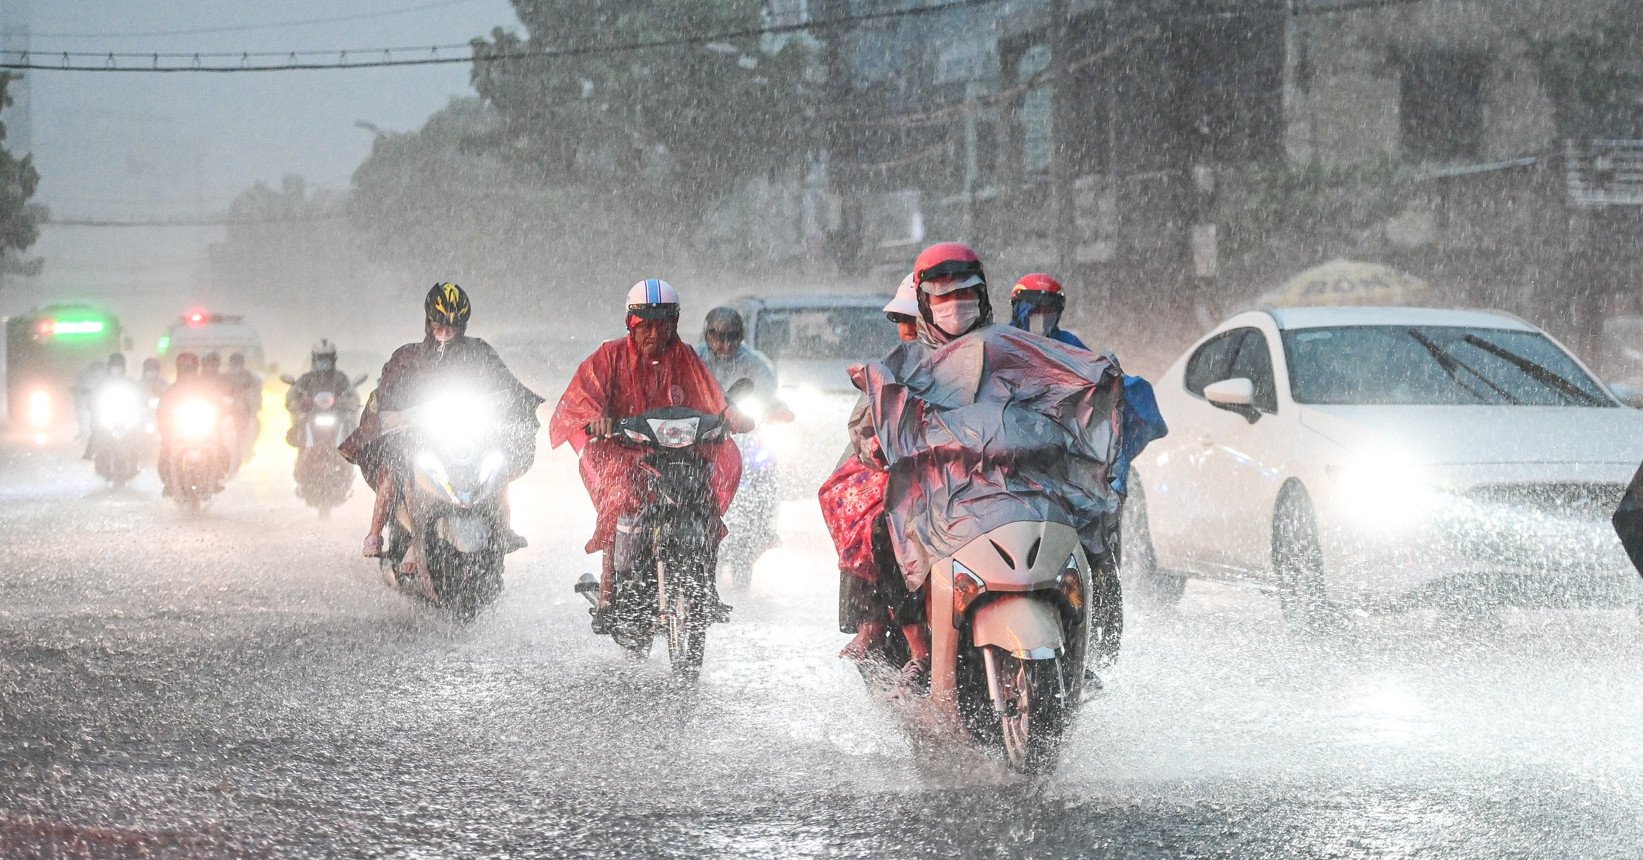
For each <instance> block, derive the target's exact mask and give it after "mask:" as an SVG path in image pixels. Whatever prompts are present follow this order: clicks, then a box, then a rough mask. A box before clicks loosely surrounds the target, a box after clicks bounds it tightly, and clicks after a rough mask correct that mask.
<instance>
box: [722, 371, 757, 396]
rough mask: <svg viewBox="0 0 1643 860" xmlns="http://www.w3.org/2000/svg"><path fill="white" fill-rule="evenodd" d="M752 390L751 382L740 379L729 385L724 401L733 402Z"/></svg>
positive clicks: (744, 378) (746, 379)
mask: <svg viewBox="0 0 1643 860" xmlns="http://www.w3.org/2000/svg"><path fill="white" fill-rule="evenodd" d="M752 390H753V380H751V379H748V378H747V377H745V376H744V377H742V378H741V379H738V380H736V381H735V382H734V383H732V384H731V386H730V390H729V391H726V392H725V399H727V400H735V399H737V398H738V397H741V396H742V395H744V394H746V393H748V392H749V391H752Z"/></svg>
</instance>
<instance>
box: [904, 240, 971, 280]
mask: <svg viewBox="0 0 1643 860" xmlns="http://www.w3.org/2000/svg"><path fill="white" fill-rule="evenodd" d="M942 275H975V276H977V277H978V278H980V279H982V280H983V281H985V280H986V278H987V276H986V274H984V273H983V272H982V271H981V258H980V257H978V256H976V252H975V250H974V249H972V248H971V247H970V246H969V245H966V244H964V243H963V242H937V243H936V244H934V245H931V246H930V247H928V248H925V249H924V250H923V251H920V252H919V255H918V259H917V260H915V261H914V262H913V280H915V281H917V282H918V284H919V286H921V287H922V286H923V285H924V281H925V280H926V279H928V278H939V277H941V276H942Z"/></svg>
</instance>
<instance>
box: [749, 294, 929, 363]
mask: <svg viewBox="0 0 1643 860" xmlns="http://www.w3.org/2000/svg"><path fill="white" fill-rule="evenodd" d="M758 319H759V323H758V330H757V331H755V332H754V340H753V347H754V348H755V349H758V350H759V351H760V352H763V353H764V354H765V355H767V356H769V357H770V360H771V361H774V362H776V363H778V364H779V363H781V362H782V361H783V360H784V359H786V360H797V361H868V360H875V359H879V358H882V357H883V356H884V354H885V353H887V352H889V351H890V350H891V348H892V347H894V346H895V345H896V327H895V325H893V324H892V323H890V321H889V320H886V319H885V318H884V311H883V310H881V309H879V308H877V307H825V308H767V309H765V310H763V311H760V312H759V318H758Z"/></svg>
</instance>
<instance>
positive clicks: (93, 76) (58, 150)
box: [0, 0, 517, 322]
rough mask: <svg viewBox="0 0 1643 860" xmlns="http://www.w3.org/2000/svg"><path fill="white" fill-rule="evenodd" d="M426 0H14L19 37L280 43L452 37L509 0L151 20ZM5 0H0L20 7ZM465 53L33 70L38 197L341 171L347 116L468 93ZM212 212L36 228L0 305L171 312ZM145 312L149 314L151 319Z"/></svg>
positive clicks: (349, 147)
mask: <svg viewBox="0 0 1643 860" xmlns="http://www.w3.org/2000/svg"><path fill="white" fill-rule="evenodd" d="M435 1H436V0H341V2H338V0H281V2H278V3H244V2H230V0H24V2H27V3H29V4H30V5H31V6H32V9H31V11H32V16H31V17H32V20H31V22H30V23H31V31H32V33H33V36H32V44H31V48H32V50H34V51H36V52H40V53H46V52H49V51H51V50H59V51H61V50H90V51H160V52H166V51H202V52H203V51H289V50H301V49H332V48H352V49H360V48H372V47H389V46H402V45H434V44H441V45H443V44H456V43H462V42H466V41H467V40H468V39H470V38H472V37H474V36H478V35H484V34H487V33H489V32H490V30H491V28H493V27H496V26H514V27H517V19H516V18H515V17H514V15H513V10H512V7H511V5H510V4H509V3H508V0H446V2H445V3H444V4H443V5H440V6H438V7H436V8H429V9H424V10H420V11H413V12H407V13H405V14H394V15H385V16H382V17H377V18H372V19H367V20H359V21H347V22H330V23H322V24H307V25H303V26H283V27H279V28H274V29H257V30H247V31H242V32H227V33H212V34H201V35H187V36H180V35H179V36H132V37H129V38H113V37H103V36H99V37H89V36H80V37H74V38H69V37H57V36H55V35H51V34H103V33H152V32H169V31H178V30H199V29H206V28H217V27H224V28H226V27H239V26H245V25H257V24H272V23H283V22H291V21H299V20H305V19H314V18H335V17H341V16H348V15H362V14H371V13H382V12H391V11H395V10H405V9H411V8H414V7H422V6H429V5H431V4H432V3H433V2H435ZM18 2H19V0H0V4H3V5H5V6H8V7H11V10H10V12H11V14H13V15H15V10H16V9H17V8H19V7H16V6H14V5H13V4H15V3H18ZM468 72H469V67H468V66H467V65H466V64H452V65H444V66H423V67H408V68H389V69H370V70H337V71H294V72H266V73H244V74H238V73H236V74H106V73H87V72H53V71H33V72H30V73H29V81H28V85H29V87H30V94H31V99H32V132H33V133H32V138H33V139H32V144H33V145H32V151H33V153H34V156H35V161H36V164H37V166H38V168H39V170H40V173H41V183H40V191H39V194H38V195H37V197H36V199H37V200H39V201H40V202H43V203H45V204H46V205H48V206H49V207H50V208H51V211H52V215H53V217H56V218H81V219H119V220H151V219H187V218H205V217H211V216H214V215H218V214H220V213H222V212H223V211H224V210H225V209H226V208H227V205H228V203H229V201H230V200H232V198H233V197H234V196H235V195H236V194H238V193H239V192H241V191H243V190H245V189H246V188H248V187H250V186H251V184H252V183H254V182H256V181H257V180H263V181H267V182H269V183H270V184H273V185H275V186H277V185H278V182H279V179H280V177H281V176H282V175H284V174H287V173H300V174H302V175H304V176H305V177H307V179H308V180H309V183H310V185H311V186H315V187H327V188H344V187H346V186H347V185H348V181H349V176H350V175H351V173H352V172H353V170H354V168H355V167H356V166H357V165H358V164H359V163H360V161H361V160H363V159H364V158H365V156H366V155H367V154H368V153H369V151H370V146H371V134H370V133H369V132H367V131H364V130H362V129H359V128H356V127H355V125H354V123H355V122H356V120H363V121H366V122H370V123H373V124H375V125H377V126H379V127H381V128H383V129H387V130H408V129H413V128H416V127H417V126H419V125H420V124H421V123H422V121H423V120H424V119H426V118H427V116H428V115H429V114H431V113H432V112H433V111H435V110H437V109H438V108H440V107H441V106H443V105H444V104H445V103H446V102H447V101H448V100H449V99H450V98H452V97H453V96H459V95H464V94H468V93H471V89H470V88H469V87H468ZM220 238H221V230H220V229H215V228H207V229H199V228H164V229H156V228H144V229H91V228H73V227H60V226H59V227H52V226H47V227H45V228H44V229H43V235H42V237H41V239H40V241H39V242H38V243H37V244H36V245H35V246H34V247H33V248H31V249H30V251H29V252H28V254H29V256H43V257H45V258H46V269H45V271H44V273H42V275H41V276H40V277H39V278H38V279H36V280H35V281H34V283H33V285H32V287H31V288H30V287H28V286H26V285H21V286H20V285H16V284H14V285H13V286H12V287H10V288H8V289H5V290H3V291H0V313H11V312H16V311H18V310H21V309H25V308H27V307H29V306H32V305H34V304H36V303H38V302H40V301H44V300H56V299H91V300H102V301H107V302H109V303H111V304H114V305H116V306H117V310H118V311H119V312H122V313H125V314H129V315H132V316H134V317H136V318H138V319H139V320H140V321H146V320H142V319H141V318H145V317H149V316H151V315H157V316H158V317H159V318H165V317H169V316H170V315H171V314H173V313H175V310H174V308H175V306H176V304H177V297H178V296H188V297H190V298H194V299H197V300H200V301H209V298H210V297H209V295H208V294H207V292H206V289H207V281H208V276H207V268H206V250H205V249H206V246H207V245H208V244H209V243H211V242H212V241H217V240H220ZM156 322H157V320H156Z"/></svg>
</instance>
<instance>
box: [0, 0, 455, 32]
mask: <svg viewBox="0 0 1643 860" xmlns="http://www.w3.org/2000/svg"><path fill="white" fill-rule="evenodd" d="M477 2H479V0H440V2H438V3H423V4H421V5H418V6H406V7H403V8H399V9H383V10H382V11H380V12H361V13H359V14H356V15H336V16H333V17H330V18H304V19H300V20H295V21H276V22H271V23H267V24H241V25H238V26H233V27H201V28H199V29H194V30H156V31H153V32H148V33H132V32H122V31H116V32H110V33H41V32H39V31H30V33H29V37H30V38H33V39H152V38H165V37H168V36H208V35H213V34H216V33H250V32H254V31H257V30H285V29H290V28H292V27H307V26H311V25H314V24H342V23H346V22H349V21H369V20H373V19H376V18H392V17H397V16H399V15H410V14H414V13H416V12H426V11H428V10H430V9H443V8H446V7H449V6H466V5H468V4H470V3H477Z"/></svg>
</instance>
